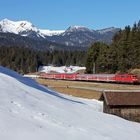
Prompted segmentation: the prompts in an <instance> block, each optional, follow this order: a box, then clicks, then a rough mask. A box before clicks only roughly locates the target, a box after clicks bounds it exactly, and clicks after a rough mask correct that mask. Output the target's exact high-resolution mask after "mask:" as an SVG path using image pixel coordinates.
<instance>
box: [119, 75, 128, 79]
mask: <svg viewBox="0 0 140 140" xmlns="http://www.w3.org/2000/svg"><path fill="white" fill-rule="evenodd" d="M120 77H121V78H128V75H121V76H120Z"/></svg>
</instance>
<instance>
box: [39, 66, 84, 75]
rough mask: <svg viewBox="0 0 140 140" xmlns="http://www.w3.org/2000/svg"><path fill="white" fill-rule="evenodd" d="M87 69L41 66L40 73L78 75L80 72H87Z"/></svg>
mask: <svg viewBox="0 0 140 140" xmlns="http://www.w3.org/2000/svg"><path fill="white" fill-rule="evenodd" d="M85 69H86V68H85V67H79V66H69V67H66V66H61V67H54V66H40V67H39V69H38V70H39V72H46V73H51V72H57V73H76V72H77V71H79V70H85Z"/></svg>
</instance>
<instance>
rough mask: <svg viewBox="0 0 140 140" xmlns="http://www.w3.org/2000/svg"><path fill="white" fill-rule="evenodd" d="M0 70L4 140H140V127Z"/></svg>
mask: <svg viewBox="0 0 140 140" xmlns="http://www.w3.org/2000/svg"><path fill="white" fill-rule="evenodd" d="M101 110H102V103H100V102H98V101H95V100H86V99H79V98H74V97H70V96H64V95H61V94H60V93H57V92H54V91H51V90H49V89H47V88H45V87H43V86H41V85H38V84H37V83H36V82H34V81H33V80H30V79H28V78H23V77H21V76H20V75H17V74H16V73H14V72H12V71H10V70H8V69H5V68H3V67H1V66H0V139H1V140H132V139H133V140H138V139H140V124H138V123H134V122H129V121H126V120H124V119H121V118H119V117H116V116H111V115H107V114H104V113H102V112H101Z"/></svg>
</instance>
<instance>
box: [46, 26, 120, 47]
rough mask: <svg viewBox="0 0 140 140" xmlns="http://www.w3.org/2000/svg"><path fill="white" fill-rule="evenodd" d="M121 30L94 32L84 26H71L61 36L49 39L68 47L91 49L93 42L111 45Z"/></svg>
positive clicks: (109, 29) (112, 29)
mask: <svg viewBox="0 0 140 140" xmlns="http://www.w3.org/2000/svg"><path fill="white" fill-rule="evenodd" d="M119 30H120V29H119V28H114V27H111V28H107V29H102V30H92V29H89V28H86V27H83V26H73V27H72V26H71V27H69V28H68V29H67V30H66V31H65V32H63V33H62V34H60V35H59V36H52V37H48V38H47V39H48V40H50V41H53V42H57V43H60V44H65V45H67V46H81V47H86V48H87V47H89V46H90V44H91V43H93V42H97V41H100V42H105V43H108V44H110V43H111V42H112V38H113V36H114V35H115V34H116V33H117V32H118V31H119Z"/></svg>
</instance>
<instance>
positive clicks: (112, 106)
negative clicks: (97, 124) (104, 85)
mask: <svg viewBox="0 0 140 140" xmlns="http://www.w3.org/2000/svg"><path fill="white" fill-rule="evenodd" d="M100 100H102V101H103V112H105V113H108V114H113V115H117V116H119V117H122V118H124V119H127V120H131V121H136V122H140V92H104V93H103V94H102V95H101V98H100Z"/></svg>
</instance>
